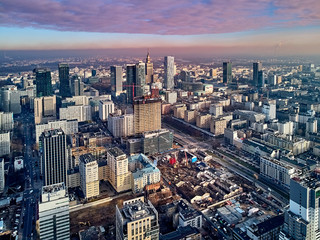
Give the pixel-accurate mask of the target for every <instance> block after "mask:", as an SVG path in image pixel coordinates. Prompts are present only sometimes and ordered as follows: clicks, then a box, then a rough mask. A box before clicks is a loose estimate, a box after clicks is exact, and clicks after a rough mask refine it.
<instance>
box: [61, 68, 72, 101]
mask: <svg viewBox="0 0 320 240" xmlns="http://www.w3.org/2000/svg"><path fill="white" fill-rule="evenodd" d="M59 81H60V89H59V92H60V96H61V97H63V98H66V97H71V90H70V81H69V64H67V63H60V64H59Z"/></svg>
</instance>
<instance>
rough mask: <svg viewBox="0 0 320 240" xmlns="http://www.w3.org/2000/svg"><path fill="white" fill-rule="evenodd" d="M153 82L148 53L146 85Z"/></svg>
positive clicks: (151, 64)
mask: <svg viewBox="0 0 320 240" xmlns="http://www.w3.org/2000/svg"><path fill="white" fill-rule="evenodd" d="M151 82H153V63H152V62H151V60H150V54H149V51H148V54H147V58H146V84H150V83H151Z"/></svg>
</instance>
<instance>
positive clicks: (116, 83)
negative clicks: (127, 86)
mask: <svg viewBox="0 0 320 240" xmlns="http://www.w3.org/2000/svg"><path fill="white" fill-rule="evenodd" d="M110 76H111V94H112V95H113V96H119V95H120V94H121V93H122V91H123V90H122V81H123V77H122V67H121V66H111V67H110Z"/></svg>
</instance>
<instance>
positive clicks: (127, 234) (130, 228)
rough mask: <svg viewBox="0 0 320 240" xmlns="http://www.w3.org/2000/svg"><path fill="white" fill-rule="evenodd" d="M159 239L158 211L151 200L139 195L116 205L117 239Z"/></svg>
mask: <svg viewBox="0 0 320 240" xmlns="http://www.w3.org/2000/svg"><path fill="white" fill-rule="evenodd" d="M124 239H127V240H158V239H159V223H158V212H157V210H156V209H155V208H154V206H153V205H152V203H151V202H150V201H148V202H144V197H139V198H135V199H131V200H128V201H125V202H123V206H122V208H120V209H119V208H118V206H116V240H124Z"/></svg>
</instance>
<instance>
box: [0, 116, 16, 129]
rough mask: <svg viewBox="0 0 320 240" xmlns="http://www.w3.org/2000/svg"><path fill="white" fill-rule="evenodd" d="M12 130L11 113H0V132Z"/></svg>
mask: <svg viewBox="0 0 320 240" xmlns="http://www.w3.org/2000/svg"><path fill="white" fill-rule="evenodd" d="M12 129H13V113H12V112H7V113H5V112H0V130H2V131H10V130H12Z"/></svg>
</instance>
